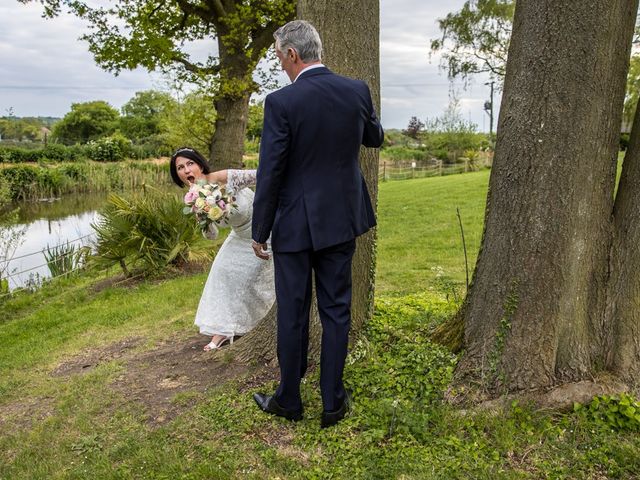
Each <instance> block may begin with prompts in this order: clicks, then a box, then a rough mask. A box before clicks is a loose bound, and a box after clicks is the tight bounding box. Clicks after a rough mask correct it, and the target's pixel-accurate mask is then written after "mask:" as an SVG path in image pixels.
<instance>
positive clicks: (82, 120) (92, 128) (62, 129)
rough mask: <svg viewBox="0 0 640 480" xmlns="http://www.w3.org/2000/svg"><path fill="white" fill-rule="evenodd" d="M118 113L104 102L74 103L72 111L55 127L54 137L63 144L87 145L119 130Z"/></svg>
mask: <svg viewBox="0 0 640 480" xmlns="http://www.w3.org/2000/svg"><path fill="white" fill-rule="evenodd" d="M119 116H120V114H119V113H118V111H117V110H116V109H115V108H113V107H112V106H111V105H109V104H108V103H107V102H105V101H103V100H96V101H93V102H85V103H74V104H72V105H71V111H70V112H68V113H67V114H66V115H65V116H64V118H63V119H62V120H60V121H59V122H58V123H56V124H55V125H54V126H53V136H54V138H55V139H57V140H58V141H60V142H62V143H66V144H73V143H86V142H88V141H89V140H95V139H96V138H99V137H101V136H104V135H108V134H110V133H112V132H114V131H115V129H116V128H117V123H118V118H119Z"/></svg>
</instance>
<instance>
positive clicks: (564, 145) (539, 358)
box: [458, 0, 637, 393]
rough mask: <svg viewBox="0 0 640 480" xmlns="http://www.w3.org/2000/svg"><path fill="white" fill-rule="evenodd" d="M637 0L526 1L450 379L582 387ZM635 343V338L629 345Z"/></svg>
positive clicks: (601, 324)
mask: <svg viewBox="0 0 640 480" xmlns="http://www.w3.org/2000/svg"><path fill="white" fill-rule="evenodd" d="M636 9H637V0H635V1H629V0H586V1H583V2H574V1H571V0H561V1H558V0H554V1H552V0H535V1H534V0H523V1H518V2H517V3H516V12H515V18H514V28H513V35H512V39H511V46H510V49H509V61H508V64H507V74H506V79H505V86H504V98H503V100H502V105H501V111H500V119H499V123H498V133H497V145H496V153H495V158H494V162H493V169H492V173H491V179H490V184H489V195H488V199H487V208H486V217H485V227H484V228H485V230H484V234H483V240H482V246H481V251H480V255H479V257H478V263H477V265H476V270H475V273H474V280H473V283H472V286H471V288H470V291H469V295H468V296H467V299H466V301H465V305H464V306H463V312H462V313H463V317H464V320H465V344H466V345H465V346H466V353H465V355H464V357H463V359H462V361H461V363H460V365H459V367H458V376H459V377H464V378H466V379H467V380H469V379H472V380H473V381H475V382H478V383H479V384H480V386H481V388H482V389H483V390H485V391H489V392H494V393H496V392H500V391H521V390H528V389H532V388H541V387H549V386H552V385H554V384H556V383H559V382H565V381H571V380H578V379H584V378H589V377H590V376H591V375H593V374H595V373H596V371H597V369H598V368H602V366H603V365H604V362H605V353H606V352H605V346H604V343H605V342H603V339H604V338H606V335H605V334H606V333H607V331H608V330H610V329H611V325H608V324H607V323H606V322H605V321H603V319H604V318H605V317H604V309H605V300H606V285H607V281H608V275H609V273H608V259H609V253H610V244H611V232H612V222H611V212H612V208H613V192H614V185H615V172H616V158H617V145H618V135H619V132H620V123H621V114H622V103H623V98H624V89H625V78H626V72H627V69H628V60H629V51H630V45H631V39H632V35H633V29H634V22H635V13H636ZM636 341H637V337H636Z"/></svg>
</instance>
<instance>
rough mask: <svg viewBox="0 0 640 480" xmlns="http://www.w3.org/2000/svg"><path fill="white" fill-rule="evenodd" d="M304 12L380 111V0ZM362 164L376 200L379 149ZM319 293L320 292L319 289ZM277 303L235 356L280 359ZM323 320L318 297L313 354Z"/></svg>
mask: <svg viewBox="0 0 640 480" xmlns="http://www.w3.org/2000/svg"><path fill="white" fill-rule="evenodd" d="M298 18H300V19H304V20H307V21H309V22H311V23H312V24H313V25H314V26H315V27H316V28H317V29H318V32H319V33H320V38H321V39H322V43H323V48H324V54H323V63H325V65H327V66H328V67H329V68H331V69H332V70H333V71H334V72H336V73H338V74H341V75H346V76H350V77H353V78H360V79H362V80H365V81H366V82H367V83H368V84H369V88H370V89H371V95H372V98H373V101H374V104H375V105H376V107H377V109H378V112H379V105H380V58H379V50H380V48H379V45H380V44H379V31H380V12H379V2H378V1H377V0H375V1H371V0H357V1H352V2H347V3H345V2H341V1H339V0H322V1H320V0H300V1H299V2H298ZM360 167H361V169H362V172H363V173H364V176H365V179H366V181H367V186H368V187H369V193H370V194H371V199H372V203H373V204H374V205H376V201H377V196H378V150H377V149H367V148H362V150H361V155H360ZM375 239H376V236H375V230H373V231H371V232H369V233H367V234H366V235H363V236H361V237H359V238H358V240H357V246H356V254H355V256H354V260H353V268H352V272H353V302H352V309H351V312H352V329H351V333H352V336H353V335H357V333H358V331H359V330H360V329H361V327H362V326H363V324H364V323H365V322H366V321H367V319H369V318H370V317H371V315H372V313H373V291H374V279H375ZM314 296H315V295H314ZM275 318H276V308H275V307H274V308H273V309H272V310H271V311H270V312H269V314H267V316H266V317H265V318H264V319H262V320H261V321H260V322H259V323H258V325H257V326H256V328H255V329H254V330H253V331H252V332H251V333H249V334H248V335H246V337H245V338H243V339H242V341H240V342H238V343H237V345H236V346H235V348H234V350H235V358H236V359H238V360H243V361H249V360H254V359H260V360H263V361H273V360H274V359H275V345H276V341H275V334H276V327H275ZM321 332H322V330H321V326H320V322H319V320H318V314H317V307H316V303H315V301H314V302H313V303H312V311H311V325H310V339H309V355H310V356H311V357H312V358H313V357H317V356H318V354H319V352H320V338H321Z"/></svg>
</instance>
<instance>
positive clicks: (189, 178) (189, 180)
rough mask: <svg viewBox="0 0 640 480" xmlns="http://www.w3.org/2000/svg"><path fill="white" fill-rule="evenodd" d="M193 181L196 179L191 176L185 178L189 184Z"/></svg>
mask: <svg viewBox="0 0 640 480" xmlns="http://www.w3.org/2000/svg"><path fill="white" fill-rule="evenodd" d="M195 180H196V177H194V176H193V175H189V176H188V177H187V181H188V182H189V183H193V182H195Z"/></svg>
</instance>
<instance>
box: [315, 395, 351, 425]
mask: <svg viewBox="0 0 640 480" xmlns="http://www.w3.org/2000/svg"><path fill="white" fill-rule="evenodd" d="M350 402H351V395H349V392H347V396H346V397H345V398H344V401H343V402H342V406H341V407H340V408H339V409H337V410H334V411H332V412H322V418H321V419H320V428H327V427H331V426H333V425H335V424H336V423H338V422H339V421H340V420H342V419H343V418H344V416H345V415H346V414H347V412H348V411H349V404H350Z"/></svg>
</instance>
